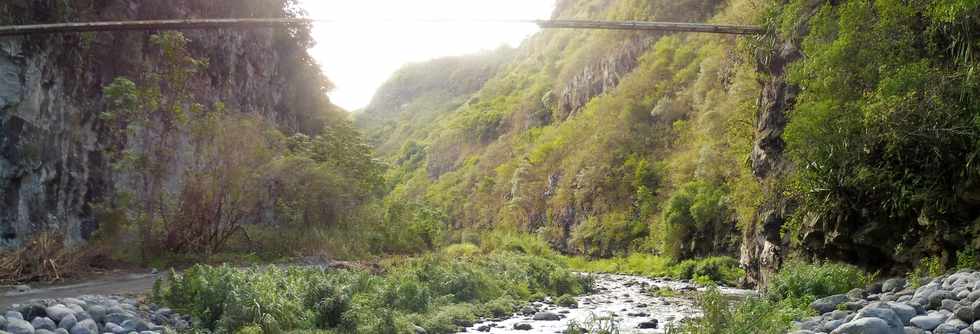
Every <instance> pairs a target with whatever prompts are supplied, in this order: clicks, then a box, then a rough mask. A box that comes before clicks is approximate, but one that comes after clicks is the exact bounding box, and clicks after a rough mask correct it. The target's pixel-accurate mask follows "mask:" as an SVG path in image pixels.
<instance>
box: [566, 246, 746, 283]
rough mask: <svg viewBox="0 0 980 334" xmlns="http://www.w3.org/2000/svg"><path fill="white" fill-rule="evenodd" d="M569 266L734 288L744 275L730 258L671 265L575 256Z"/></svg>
mask: <svg viewBox="0 0 980 334" xmlns="http://www.w3.org/2000/svg"><path fill="white" fill-rule="evenodd" d="M569 266H570V267H571V268H573V269H575V270H578V271H583V272H599V273H618V274H631V275H644V276H650V277H673V278H677V279H692V280H695V281H697V282H698V283H701V284H706V285H710V284H725V285H729V286H735V285H737V284H738V283H739V280H741V279H742V278H743V277H744V276H745V272H744V271H743V270H742V269H741V268H740V267H739V263H738V260H736V259H734V258H731V257H723V256H716V257H707V258H702V259H690V260H684V261H681V262H679V263H672V261H671V260H670V259H669V258H666V257H663V256H657V255H651V254H642V253H636V254H632V255H630V256H628V257H618V258H610V259H598V260H590V259H587V258H582V257H577V258H571V259H570V260H569Z"/></svg>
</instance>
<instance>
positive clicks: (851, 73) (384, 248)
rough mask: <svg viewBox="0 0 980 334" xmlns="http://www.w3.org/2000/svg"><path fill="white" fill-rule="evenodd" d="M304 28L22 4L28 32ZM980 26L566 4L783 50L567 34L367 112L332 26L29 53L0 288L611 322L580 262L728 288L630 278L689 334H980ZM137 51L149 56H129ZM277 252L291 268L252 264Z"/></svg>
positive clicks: (770, 0)
mask: <svg viewBox="0 0 980 334" xmlns="http://www.w3.org/2000/svg"><path fill="white" fill-rule="evenodd" d="M303 14H304V13H303V12H302V10H301V8H300V7H299V5H298V3H297V2H295V1H292V0H289V1H286V0H283V1H274V2H263V1H245V2H241V3H238V2H208V1H189V2H187V3H186V4H181V5H180V6H175V7H166V6H163V7H161V6H158V5H154V4H144V5H133V6H128V5H125V4H123V3H122V2H119V1H78V2H72V3H68V2H61V1H47V0H37V1H28V0H15V1H13V2H12V3H9V4H0V22H8V23H20V24H23V23H40V22H53V21H65V20H67V21H74V20H80V21H84V20H94V19H105V18H116V17H130V18H143V19H146V18H157V17H168V16H174V15H178V16H202V17H211V16H215V15H219V16H224V15H228V16H251V17H295V16H302V15H303ZM978 15H980V3H977V2H976V1H970V0H936V1H899V0H877V1H857V0H854V1H817V0H778V1H774V0H676V1H646V0H618V1H617V0H561V1H557V3H556V6H555V10H554V14H553V18H555V19H594V20H616V21H619V20H624V21H625V20H635V21H668V22H707V23H719V24H741V25H759V26H763V27H765V28H766V29H767V30H768V31H769V33H768V34H764V35H759V36H730V35H714V34H699V33H661V32H631V31H605V30H585V31H583V30H561V29H553V30H552V29H547V30H542V31H540V32H538V33H536V34H534V35H532V36H530V37H529V38H527V39H526V40H525V41H524V42H523V43H522V44H521V45H520V46H517V47H506V46H504V47H500V48H497V49H493V50H486V51H483V52H480V53H476V54H472V55H466V56H456V57H449V58H443V59H435V60H432V61H428V62H420V63H414V64H407V65H405V66H404V67H403V68H402V69H400V70H399V71H398V72H396V73H395V74H394V75H393V76H392V77H391V78H390V79H389V81H388V82H387V83H385V84H384V85H383V86H382V87H380V89H379V90H378V91H377V93H376V95H375V97H374V99H373V100H372V101H371V103H370V104H369V105H368V106H367V107H365V108H364V109H363V110H357V111H352V112H348V111H345V110H342V109H341V108H339V107H337V106H335V105H333V104H332V103H331V102H330V100H329V98H328V97H327V95H326V94H327V92H329V91H330V89H331V88H332V83H331V82H330V81H329V80H328V79H327V77H328V76H329V73H321V71H320V70H319V67H318V66H317V64H316V62H315V61H314V60H313V59H312V58H311V57H310V55H309V53H308V51H307V50H308V49H309V47H310V46H311V45H312V44H313V42H314V41H313V39H312V37H311V35H310V31H309V28H308V27H300V28H291V29H285V30H259V31H255V32H233V33H229V34H227V35H213V34H209V33H208V32H187V33H178V32H146V33H136V34H126V33H97V34H88V33H86V34H74V35H72V34H69V35H64V36H44V37H29V38H23V39H16V40H15V39H10V40H2V41H0V46H3V47H2V48H0V74H5V75H3V76H0V111H2V113H0V129H2V130H3V133H2V134H0V208H4V209H5V210H4V212H0V246H2V247H4V248H3V249H4V251H2V252H0V269H3V272H0V282H3V283H6V282H33V281H58V280H63V279H65V278H71V277H85V275H86V274H89V273H91V272H92V271H94V270H96V268H105V267H110V268H111V267H115V266H122V267H143V268H145V267H152V268H188V266H191V265H193V267H189V268H188V269H184V270H173V271H172V272H170V273H168V274H167V275H165V276H166V279H161V280H159V281H158V282H157V284H156V285H155V286H154V289H153V291H151V292H148V293H147V294H146V295H145V296H144V297H145V300H146V302H147V303H152V305H154V306H152V307H153V310H154V311H153V312H157V311H156V310H158V306H166V307H169V308H172V309H173V310H172V311H175V312H178V313H180V314H183V315H186V316H187V317H186V320H185V319H184V318H180V317H169V315H167V316H164V318H166V319H163V320H160V321H157V320H154V319H150V320H152V322H151V324H154V323H160V324H161V325H166V326H174V327H184V328H183V329H187V330H195V331H199V332H214V333H225V332H229V333H260V332H269V333H272V332H293V331H300V332H326V333H416V334H419V333H454V332H457V331H460V330H463V329H465V328H470V327H475V326H477V325H479V324H483V323H484V322H486V321H490V322H501V323H503V322H505V321H507V317H508V316H518V317H519V316H520V314H521V313H523V316H525V317H527V318H529V319H530V318H531V317H532V316H533V318H534V319H533V320H541V319H537V318H539V316H540V317H542V318H547V317H550V316H549V315H547V314H545V315H540V313H547V312H546V310H549V307H550V306H547V305H558V306H560V307H567V308H569V309H567V310H571V309H574V308H575V307H578V306H580V305H581V306H582V307H589V306H587V305H586V304H588V302H590V298H585V297H579V296H582V295H588V296H595V295H597V294H602V293H604V290H603V289H604V288H603V286H606V288H605V289H607V291H605V292H606V293H608V291H611V290H608V289H610V288H608V285H604V284H606V283H608V282H606V281H602V282H600V281H599V280H609V279H617V278H609V277H613V276H592V275H579V274H577V273H575V272H589V273H619V274H630V275H636V276H645V277H658V278H662V279H669V280H685V283H683V284H692V285H693V286H698V287H701V288H702V289H701V291H699V292H686V291H685V290H691V289H693V290H696V289H695V288H691V289H681V290H677V291H674V290H670V289H667V288H661V287H655V288H650V289H648V288H647V286H646V285H645V284H648V283H646V281H644V283H638V282H630V283H623V282H619V283H617V284H622V286H623V287H622V288H623V289H628V288H630V287H632V286H633V285H637V286H641V285H642V286H643V287H642V289H641V292H642V294H644V295H646V296H649V297H653V298H664V300H668V299H669V298H678V299H676V300H675V302H676V301H680V302H681V304H678V305H683V303H684V301H686V302H689V303H693V302H692V300H694V301H696V303H697V304H696V305H697V307H698V310H699V311H698V312H694V313H691V315H692V316H695V315H699V316H698V317H693V318H683V317H682V318H680V319H676V320H677V321H674V320H675V319H673V318H671V320H662V321H663V323H661V324H660V325H662V326H665V327H670V330H671V331H672V332H673V331H678V332H682V333H786V332H788V331H791V330H803V332H799V333H816V332H833V333H864V332H862V330H863V331H868V330H871V329H870V328H879V327H874V326H886V327H887V328H889V329H888V330H893V331H898V332H908V328H910V327H914V329H924V330H932V331H933V332H934V333H938V332H942V330H944V328H952V329H955V330H956V332H957V333H962V332H960V331H959V330H967V327H968V326H970V325H971V324H972V326H973V327H972V328H975V329H980V322H978V323H973V321H974V320H980V309H978V311H973V308H974V307H973V306H972V305H973V304H971V303H973V301H974V300H976V298H973V297H970V296H972V295H973V294H972V293H970V292H971V291H973V289H974V288H973V287H972V282H974V281H978V280H980V274H975V273H976V272H975V271H976V270H977V269H980V265H978V262H977V261H978V258H977V256H978V254H977V251H976V249H977V248H978V247H980V243H978V241H980V229H978V226H980V166H978V165H977V156H978V153H980V104H978V103H977V93H978V92H980V91H978V89H980V87H978V79H977V75H978V74H977V73H976V70H977V59H976V58H975V56H974V49H975V48H977V47H980V44H978V43H980V36H978V35H980V19H978V17H980V16H978ZM216 36H222V37H216ZM109 45H116V46H117V47H116V48H109V47H108V46H109ZM120 50H122V51H120ZM123 51H125V52H131V53H132V54H134V55H139V56H138V57H131V58H128V59H127V60H124V61H121V62H118V63H115V62H111V61H108V60H107V59H110V58H109V56H111V55H114V54H115V53H118V52H123ZM344 51H350V52H354V51H356V50H344ZM344 51H338V52H344ZM365 66H369V64H366V65H365ZM36 69H42V70H36ZM271 262H277V263H286V264H289V265H284V266H270V267H257V268H241V267H246V266H251V265H260V264H265V263H271ZM221 264H232V265H233V266H219V265H221ZM324 268H330V269H326V270H325V269H324ZM954 271H956V273H955V274H953V273H952V272H954ZM971 275H972V276H971ZM974 276H976V277H974ZM597 277H598V278H597ZM968 285H969V288H967V287H966V286H968ZM716 286H741V287H749V288H756V289H758V291H760V295H758V296H754V297H748V298H745V297H744V296H742V297H739V298H736V299H735V300H733V299H732V298H730V296H727V295H724V293H725V291H727V290H719V289H717V288H716ZM961 287H962V288H961ZM617 288H619V285H617ZM638 289H639V288H638ZM923 289H925V290H923ZM617 291H618V290H617ZM923 291H924V292H923ZM964 291H965V292H964ZM583 298H585V299H583ZM970 298H973V299H972V300H970ZM944 299H945V300H944ZM0 300H2V299H0ZM946 300H950V302H946ZM102 302H103V301H99V303H102ZM65 303H69V304H70V303H72V301H68V302H65ZM93 303H95V302H93ZM580 303H581V304H580ZM882 303H893V304H882ZM955 303H959V304H956V305H954V304H955ZM898 304H901V305H898ZM967 304H970V305H967ZM664 305H669V303H667V304H664ZM882 305H884V306H882ZM54 306H57V305H54ZM62 306H64V305H62ZM968 306H969V307H970V311H964V310H965V309H966V308H967V307H968ZM31 307H33V306H30V305H28V306H26V308H24V309H22V310H21V309H18V310H17V312H20V313H21V314H22V315H24V316H28V318H32V317H34V315H35V313H37V312H35V311H32V309H31ZM41 307H42V308H43V307H52V305H42V306H41ZM630 307H633V306H630ZM678 307H681V306H678ZM169 308H168V309H167V310H170V309H169ZM528 308H530V309H531V310H530V311H527V310H528ZM538 308H540V309H538ZM643 308H646V306H644V307H643ZM868 308H872V309H873V310H870V311H869V310H868ZM940 308H945V309H947V310H946V311H947V312H946V313H942V312H941V311H937V310H938V309H940ZM881 309H887V310H888V312H893V313H894V315H895V317H894V318H893V317H890V316H887V315H882V313H881V312H885V311H881ZM908 309H913V310H912V311H911V312H912V314H910V316H908V317H906V315H908V314H906V313H907V310H908ZM551 310H555V309H551ZM567 310H566V311H567ZM85 311H86V312H89V311H90V310H88V309H86V310H85ZM44 312H47V313H37V314H38V315H40V314H48V315H51V314H52V312H54V311H49V310H45V311H44ZM515 312H516V313H517V315H515ZM835 312H849V313H846V314H845V313H835ZM937 312H940V313H942V316H943V317H944V318H943V319H940V321H939V322H942V323H943V324H942V325H940V324H939V323H935V325H936V326H932V327H931V328H927V327H930V325H931V324H932V323H931V322H926V323H923V322H921V321H914V319H915V318H914V317H913V316H923V317H930V316H934V317H935V316H936V314H939V313H937ZM110 313H111V312H110ZM122 313H126V312H122ZM886 313H887V312H886ZM154 314H157V313H154ZM633 314H645V313H633ZM89 315H90V316H91V314H89ZM168 317H169V318H168ZM554 317H558V318H561V317H560V316H558V315H557V314H555V315H554ZM630 317H634V316H630ZM8 318H9V317H8V316H4V317H0V320H5V322H0V329H7V330H8V331H10V328H11V327H10V325H7V324H6V322H9V321H10V320H9V319H8ZM22 318H23V316H22ZM869 318H874V319H878V320H881V323H878V322H877V321H878V320H867V319H869ZM59 319H60V318H59ZM161 319H162V318H161ZM515 319H516V318H515ZM862 319H864V320H862ZM894 319H897V322H896V321H893V320H894ZM20 320H24V319H20ZM77 320H78V321H82V320H83V319H82V318H79V319H77ZM130 320H131V319H130ZM164 320H166V321H164ZM653 320H656V319H653ZM920 320H921V319H920ZM954 320H956V321H954ZM94 321H95V322H94V323H93V324H92V325H94V326H95V328H96V329H101V330H104V331H111V330H108V328H109V322H111V321H108V320H106V319H94ZM922 321H925V320H922ZM957 321H959V322H963V325H964V326H960V325H961V324H960V323H959V322H957ZM161 322H163V323H161ZM668 322H669V323H668ZM616 323H617V320H616V318H615V317H614V316H611V317H610V318H608V319H606V318H596V317H593V319H592V320H589V321H588V322H587V323H577V322H574V321H573V322H570V323H569V324H568V328H563V330H564V331H565V332H566V333H584V332H595V333H612V332H613V330H614V329H613V328H611V327H616V325H615V324H616ZM651 323H652V326H653V328H656V327H657V326H658V323H657V322H656V321H653V322H649V321H647V322H644V324H645V325H640V326H650V325H651ZM130 324H132V323H130ZM609 324H611V327H610V325H609ZM882 324H884V325H882ZM41 325H43V324H41ZM114 325H123V324H114ZM5 326H6V327H5ZM32 326H35V327H36V325H34V324H32ZM86 326H88V325H86ZM486 326H489V325H486ZM516 326H517V325H516V324H515V327H514V329H515V330H521V329H519V328H517V327H516ZM868 326H871V327H868ZM942 326H947V327H942ZM35 327H31V328H35ZM71 327H73V326H69V328H65V329H66V330H72V332H71V333H75V332H74V330H73V329H72V328H71ZM37 328H41V327H37ZM134 328H135V327H134ZM147 328H149V327H147ZM492 328H493V327H486V328H485V329H486V330H488V331H490V330H491V329H492ZM640 328H643V327H640ZM647 328H649V327H647ZM880 328H885V327H880ZM903 328H904V329H903ZM808 330H809V331H811V332H806V331H808ZM848 330H850V331H848ZM886 332H887V331H886ZM25 333H26V332H25ZM883 333H884V332H883ZM887 333H891V332H887Z"/></svg>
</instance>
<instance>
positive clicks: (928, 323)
mask: <svg viewBox="0 0 980 334" xmlns="http://www.w3.org/2000/svg"><path fill="white" fill-rule="evenodd" d="M946 318H948V316H946V315H944V314H942V313H932V314H927V315H920V316H916V317H914V318H912V320H911V323H912V325H914V326H915V327H919V328H922V329H925V330H927V331H931V330H933V329H935V328H936V327H938V326H939V324H941V323H943V322H944V321H946Z"/></svg>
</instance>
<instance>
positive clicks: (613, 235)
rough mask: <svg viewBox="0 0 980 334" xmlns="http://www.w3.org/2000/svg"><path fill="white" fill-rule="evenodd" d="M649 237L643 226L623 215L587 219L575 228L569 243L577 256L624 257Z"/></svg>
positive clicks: (642, 223) (646, 227)
mask: <svg viewBox="0 0 980 334" xmlns="http://www.w3.org/2000/svg"><path fill="white" fill-rule="evenodd" d="M648 234H649V231H648V226H647V224H646V223H644V222H642V221H638V220H635V219H633V218H631V217H628V216H627V215H625V214H623V213H611V214H607V215H603V216H601V217H589V219H586V220H585V222H583V223H581V224H579V225H577V226H575V229H574V230H573V231H572V235H571V239H570V240H569V243H570V244H571V245H572V246H573V247H574V248H575V250H576V251H577V252H578V253H580V254H583V255H587V256H591V257H610V256H614V255H618V256H623V255H626V254H628V253H629V252H630V251H632V250H634V249H635V248H636V247H637V246H638V245H637V243H638V242H639V241H640V240H642V239H643V238H645V237H646V236H647V235H648Z"/></svg>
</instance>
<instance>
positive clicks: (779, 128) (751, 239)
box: [740, 42, 802, 286]
mask: <svg viewBox="0 0 980 334" xmlns="http://www.w3.org/2000/svg"><path fill="white" fill-rule="evenodd" d="M777 46H778V44H777ZM801 56H802V55H801V54H800V51H799V48H798V47H797V45H796V44H795V43H793V42H787V43H784V44H782V45H781V46H778V47H776V48H774V50H773V52H772V53H771V54H768V55H765V56H764V58H765V59H761V60H760V66H759V70H760V71H761V72H762V73H766V74H767V75H768V78H767V79H766V81H765V82H764V83H763V88H762V93H761V96H760V99H759V102H760V104H759V109H760V110H759V111H760V112H759V116H758V120H757V123H756V136H755V138H756V140H755V144H754V146H753V148H752V154H751V157H750V161H751V163H752V173H753V174H754V175H755V177H756V178H757V179H758V180H759V181H760V182H762V183H763V185H764V188H766V189H765V191H766V193H767V197H766V199H765V200H764V201H763V204H762V205H761V206H760V207H759V209H758V211H757V212H756V214H755V221H753V222H752V224H747V227H748V228H747V229H746V230H745V231H744V232H743V240H742V249H741V256H740V258H741V263H742V266H743V267H744V268H745V269H746V273H747V274H748V277H747V278H748V281H749V283H750V284H754V285H759V286H765V283H766V280H767V277H768V276H769V275H771V274H772V273H774V272H775V271H776V270H778V269H779V267H780V266H781V265H782V263H783V259H784V258H785V256H786V254H787V251H788V250H789V240H788V239H787V237H786V236H785V235H784V234H783V233H782V230H781V229H782V227H783V224H784V223H785V222H786V219H787V217H789V216H790V214H792V210H793V206H794V205H793V203H792V201H791V200H790V199H788V198H785V197H784V196H782V195H781V192H780V191H778V190H779V189H778V185H776V184H775V183H776V182H775V181H774V180H777V179H778V178H779V177H780V176H782V175H784V174H785V173H786V172H788V171H789V170H790V169H791V168H792V165H791V164H790V162H789V160H788V159H787V158H786V157H785V156H784V155H783V153H784V152H783V150H784V148H785V143H784V142H783V139H782V134H783V130H784V129H785V128H786V122H787V115H786V114H787V112H789V111H790V110H791V109H792V107H793V104H794V102H795V96H796V92H797V87H795V86H793V85H790V84H788V83H786V73H785V70H786V66H787V65H789V64H790V63H792V62H793V61H795V60H797V59H799V58H800V57H801Z"/></svg>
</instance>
